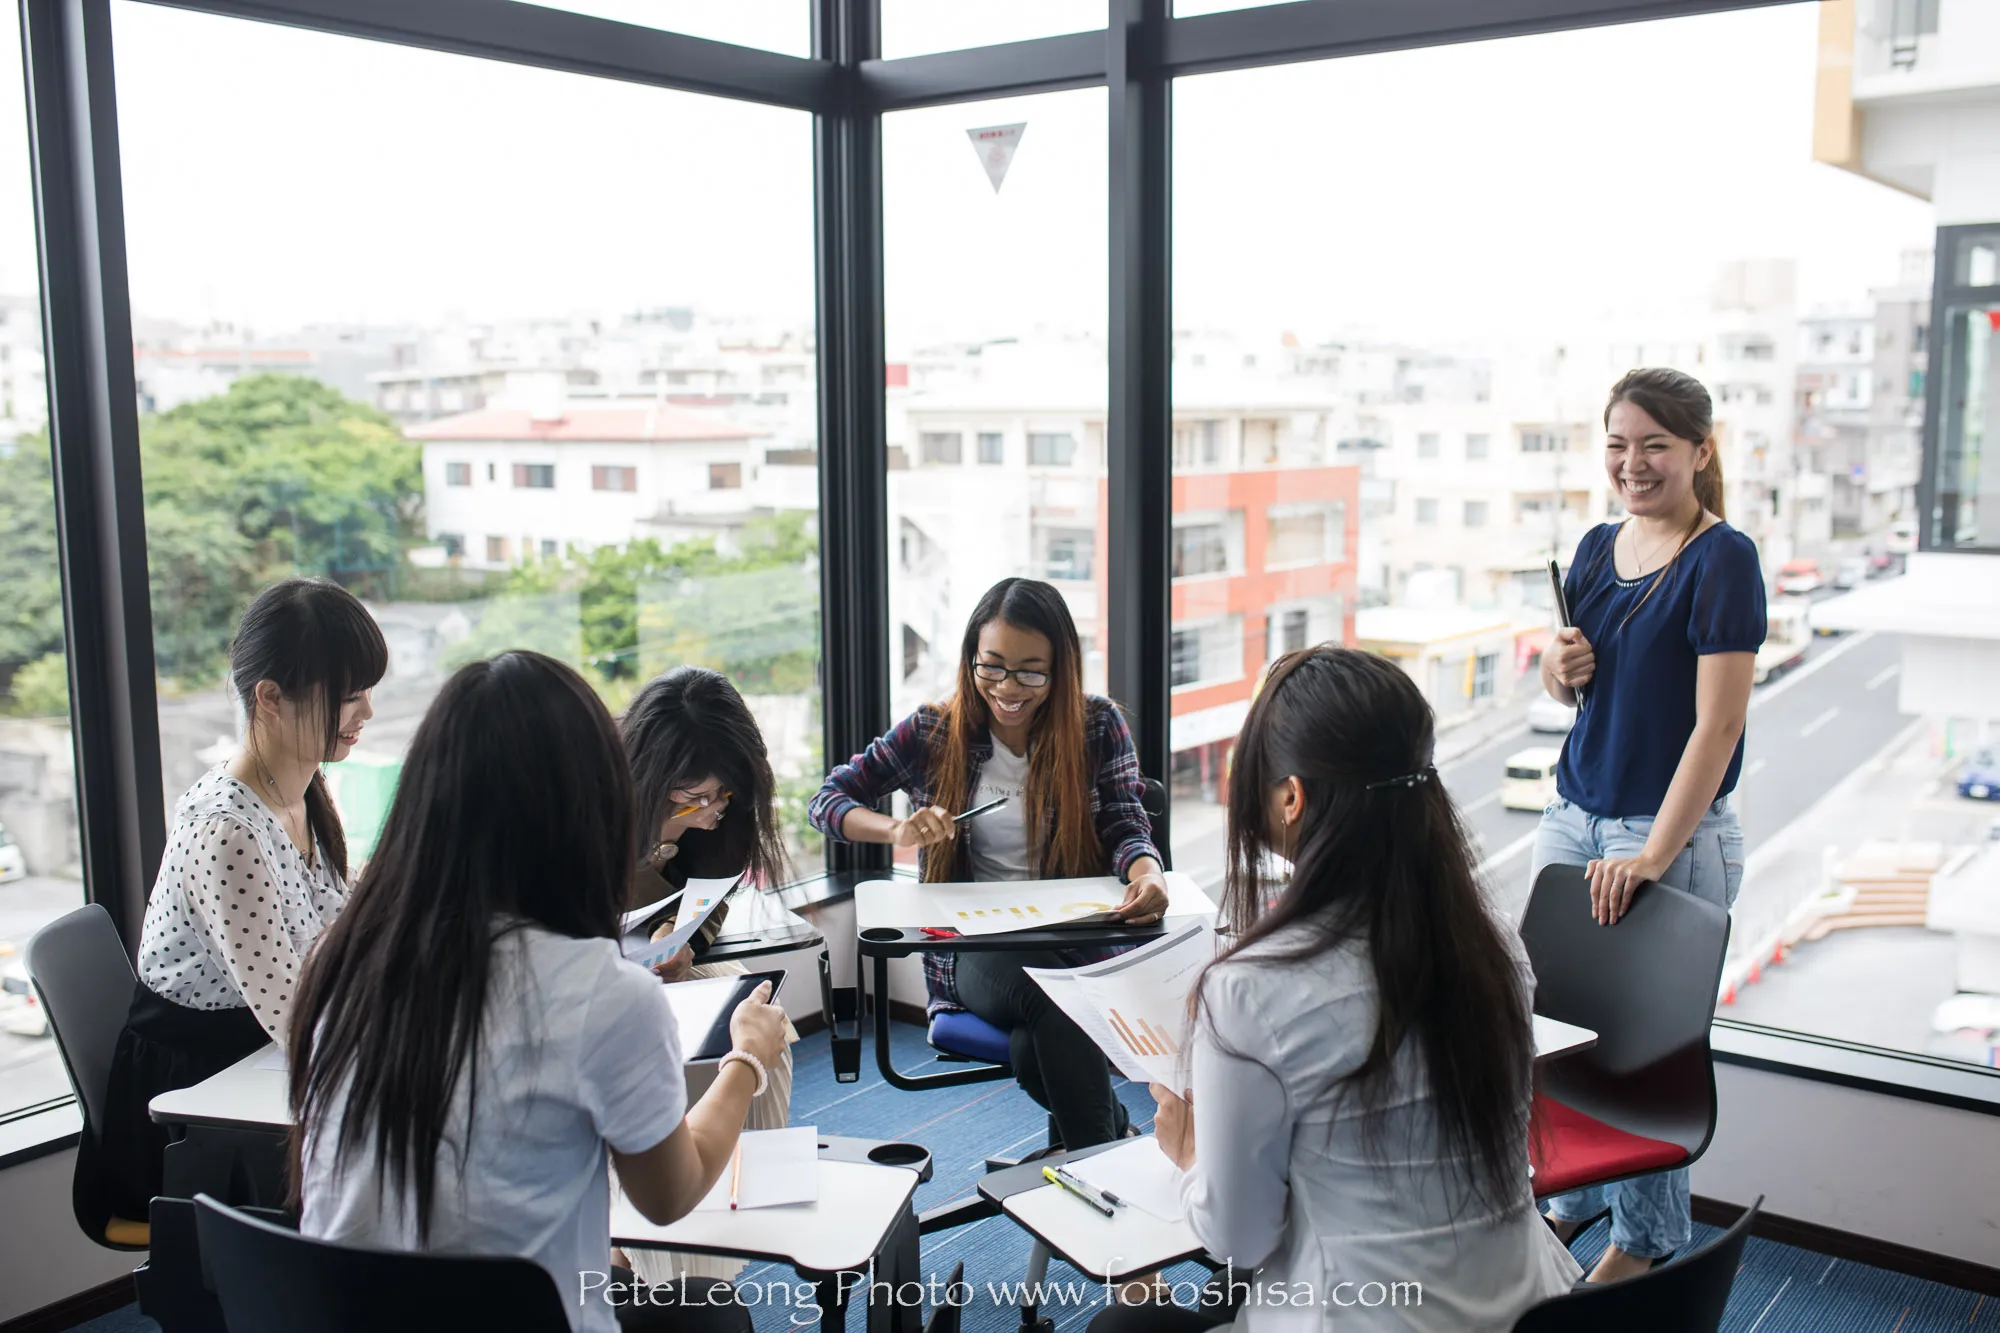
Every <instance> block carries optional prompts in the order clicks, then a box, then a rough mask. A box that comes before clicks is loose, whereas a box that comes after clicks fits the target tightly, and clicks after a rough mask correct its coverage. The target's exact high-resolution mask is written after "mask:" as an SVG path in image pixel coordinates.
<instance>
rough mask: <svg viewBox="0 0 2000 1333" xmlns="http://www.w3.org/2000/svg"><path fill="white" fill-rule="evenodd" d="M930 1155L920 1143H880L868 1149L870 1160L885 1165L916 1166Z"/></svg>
mask: <svg viewBox="0 0 2000 1333" xmlns="http://www.w3.org/2000/svg"><path fill="white" fill-rule="evenodd" d="M930 1155H931V1154H930V1149H928V1148H926V1147H924V1146H923V1145H922V1144H920V1143H878V1144H876V1145H875V1146H874V1147H873V1148H870V1149H869V1150H868V1160H869V1161H871V1162H879V1163H880V1164H882V1165H883V1166H915V1165H917V1164H918V1163H919V1162H921V1161H923V1160H924V1159H925V1158H926V1157H929V1156H930Z"/></svg>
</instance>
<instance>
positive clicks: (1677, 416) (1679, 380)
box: [1604, 366, 1729, 629]
mask: <svg viewBox="0 0 2000 1333" xmlns="http://www.w3.org/2000/svg"><path fill="white" fill-rule="evenodd" d="M1620 403H1630V404H1632V405H1633V406H1634V407H1636V408H1638V409H1639V410H1640V411H1642V412H1644V413H1645V414H1646V415H1647V416H1649V417H1651V418H1652V419H1653V420H1655V421H1657V422H1659V423H1660V425H1661V426H1663V427H1665V428H1666V431H1667V433H1668V434H1669V435H1671V436H1673V437H1674V438H1675V439H1677V440H1687V441H1688V442H1690V443H1691V444H1693V445H1694V447H1695V448H1696V450H1699V449H1700V448H1701V446H1703V445H1704V444H1705V445H1707V446H1708V462H1707V463H1706V464H1704V465H1702V466H1701V467H1699V468H1697V469H1696V470H1695V474H1694V498H1695V501H1696V503H1697V504H1699V505H1700V508H1699V509H1697V510H1696V511H1695V515H1694V522H1693V523H1692V524H1690V525H1689V527H1688V530H1687V531H1686V532H1683V533H1682V534H1681V540H1680V544H1679V545H1678V546H1676V547H1675V548H1674V553H1673V555H1672V556H1670V557H1668V559H1667V563H1666V564H1664V565H1662V566H1660V571H1659V573H1657V574H1655V575H1654V576H1653V581H1652V583H1651V584H1650V585H1649V586H1648V587H1647V589H1646V592H1645V595H1644V596H1642V597H1641V598H1640V599H1639V600H1638V602H1637V603H1636V604H1634V606H1633V607H1632V609H1631V610H1630V611H1627V612H1626V613H1625V620H1622V621H1620V622H1619V628H1621V629H1622V628H1624V625H1625V621H1629V620H1630V619H1631V618H1632V617H1633V615H1634V614H1636V613H1637V612H1638V610H1639V608H1640V607H1642V606H1644V605H1645V604H1646V602H1647V601H1648V600H1649V599H1650V598H1651V597H1652V595H1653V593H1654V592H1655V591H1656V590H1657V589H1658V588H1659V586H1660V585H1661V584H1662V583H1663V582H1665V581H1666V578H1667V572H1668V571H1669V570H1671V569H1672V568H1673V567H1674V562H1675V561H1676V560H1678V559H1679V558H1680V553H1681V551H1683V550H1685V549H1686V547H1687V544H1688V543H1689V542H1691V541H1693V540H1694V538H1695V534H1697V533H1699V532H1700V531H1701V525H1702V523H1703V521H1704V520H1705V518H1706V516H1707V515H1708V514H1714V515H1715V516H1716V517H1717V518H1720V519H1727V518H1728V517H1729V515H1728V513H1727V512H1726V511H1725V509H1724V501H1723V485H1722V445H1721V443H1720V442H1719V441H1717V440H1716V438H1715V403H1714V400H1712V399H1711V398H1710V397H1709V396H1708V390H1707V389H1704V388H1703V387H1702V385H1701V381H1700V380H1698V379H1696V378H1695V377H1694V376H1692V375H1689V374H1685V373H1683V372H1682V371H1678V370H1671V369H1668V368H1667V367H1664V366H1654V367H1648V368H1644V369H1640V370H1628V371H1626V372H1625V375H1624V378H1622V379H1620V380H1619V381H1618V382H1617V383H1616V384H1614V385H1612V386H1611V397H1610V398H1609V399H1607V400H1606V401H1605V404H1604V424H1605V426H1606V428H1607V429H1608V428H1609V427H1610V425H1611V409H1612V408H1614V407H1616V406H1618V404H1620ZM1606 549H1607V550H1609V549H1610V548H1609V547H1608V546H1607V547H1606Z"/></svg>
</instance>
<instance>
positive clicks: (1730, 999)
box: [1722, 981, 1736, 1004]
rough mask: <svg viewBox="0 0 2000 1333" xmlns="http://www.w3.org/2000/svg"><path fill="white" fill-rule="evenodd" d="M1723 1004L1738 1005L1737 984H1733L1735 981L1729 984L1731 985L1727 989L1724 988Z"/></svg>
mask: <svg viewBox="0 0 2000 1333" xmlns="http://www.w3.org/2000/svg"><path fill="white" fill-rule="evenodd" d="M1722 1002H1723V1003H1724V1004H1735V1003H1736V983H1735V982H1733V981H1732V982H1730V983H1729V984H1728V985H1727V986H1725V987H1723V988H1722Z"/></svg>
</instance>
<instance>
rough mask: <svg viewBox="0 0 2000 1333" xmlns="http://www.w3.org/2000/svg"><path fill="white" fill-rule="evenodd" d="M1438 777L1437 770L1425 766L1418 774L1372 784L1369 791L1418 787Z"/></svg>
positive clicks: (1407, 774) (1409, 774) (1408, 774)
mask: <svg viewBox="0 0 2000 1333" xmlns="http://www.w3.org/2000/svg"><path fill="white" fill-rule="evenodd" d="M1436 776H1437V770H1436V769H1435V768H1432V767H1430V766H1429V765H1425V766H1424V767H1423V768H1420V769H1418V770H1417V771H1416V772H1414V773H1405V774H1403V776H1401V777H1399V778H1383V779H1382V780H1381V781H1380V782H1371V783H1369V784H1368V787H1367V790H1369V791H1376V790H1378V789H1380V788H1382V787H1417V786H1421V785H1422V784H1424V783H1426V782H1429V781H1430V780H1431V779H1432V778H1434V777H1436Z"/></svg>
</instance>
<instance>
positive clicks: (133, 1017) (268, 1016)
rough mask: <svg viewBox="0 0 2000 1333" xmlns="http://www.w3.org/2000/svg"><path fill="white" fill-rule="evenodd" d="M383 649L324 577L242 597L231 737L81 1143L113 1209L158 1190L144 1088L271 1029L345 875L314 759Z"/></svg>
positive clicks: (192, 804)
mask: <svg viewBox="0 0 2000 1333" xmlns="http://www.w3.org/2000/svg"><path fill="white" fill-rule="evenodd" d="M388 659H389V654H388V648H387V645H386V644H384V642H383V640H382V631H381V630H380V629H379V628H378V627H377V626H376V624H375V620H374V618H373V617H372V616H370V615H369V614H368V612H367V610H366V609H365V608H364V607H363V606H362V605H361V603H360V602H359V601H357V600H356V599H355V597H354V595H353V594H352V593H350V592H348V591H347V590H346V589H344V588H341V587H339V586H338V585H336V584H332V583H327V582H323V581H321V580H317V579H289V580H286V581H285V582H283V583H279V584H275V585H274V586H272V587H270V588H267V589H265V590H264V591H263V592H262V593H260V594H259V595H258V597H257V599H256V600H255V601H254V602H252V603H251V604H250V608H249V609H248V610H247V611H245V612H244V613H243V620H242V623H241V624H240V625H239V626H238V627H237V631H236V640H235V642H234V643H233V644H232V645H231V648H230V654H229V690H230V693H231V695H232V696H233V697H234V699H235V701H236V704H237V706H238V708H239V710H240V713H239V716H240V717H241V719H242V721H243V750H242V753H241V754H239V755H238V756H237V757H236V758H235V759H232V760H230V761H229V762H228V763H225V764H221V765H218V766H217V767H215V768H213V769H211V770H209V772H207V773H206V774H204V775H203V776H202V778H201V780H200V781H199V782H197V783H195V784H194V786H193V787H191V788H189V789H188V792H187V794H186V795H185V796H183V797H181V800H180V804H179V805H178V806H177V807H176V809H175V811H174V824H173V828H172V829H171V830H169V832H168V834H167V850H166V855H165V857H163V858H162V860H161V862H160V873H159V876H158V878H156V879H155V880H154V881H153V892H152V896H151V897H150V899H149V900H148V901H147V904H146V925H145V931H144V934H143V935H142V937H141V940H140V945H139V958H138V971H139V982H140V985H139V987H138V990H137V992H136V993H135V995H134V997H133V1002H132V1011H131V1013H130V1015H129V1016H128V1018H127V1020H126V1026H125V1031H124V1032H123V1033H122V1034H121V1035H120V1037H119V1042H118V1050H117V1055H116V1057H115V1059H114V1061H113V1065H112V1073H111V1088H110V1096H109V1098H108V1102H107V1107H106V1116H105V1124H104V1126H103V1134H102V1141H101V1144H99V1145H94V1147H95V1148H96V1150H98V1151H101V1153H102V1155H103V1160H102V1165H101V1169H100V1170H99V1171H97V1172H94V1173H92V1174H93V1175H95V1176H97V1178H99V1179H103V1180H105V1181H107V1182H109V1185H108V1189H109V1193H110V1194H111V1196H112V1197H110V1198H108V1199H106V1200H105V1201H104V1202H105V1204H106V1206H107V1210H108V1211H109V1212H110V1213H112V1214H113V1215H116V1216H121V1217H130V1218H144V1217H145V1216H146V1209H147V1200H149V1199H150V1198H151V1197H152V1196H153V1195H154V1194H157V1193H159V1190H160V1176H161V1168H160V1158H161V1153H162V1152H163V1151H164V1149H165V1146H166V1137H165V1132H164V1130H162V1129H161V1128H160V1127H158V1126H156V1125H154V1124H153V1123H152V1121H151V1118H150V1117H149V1116H148V1114H147V1111H146V1107H147V1104H148V1103H149V1102H150V1101H151V1100H152V1099H153V1097H155V1096H156V1095H158V1094H159V1093H162V1092H166V1091H168V1090H170V1089H173V1088H183V1087H187V1086H189V1085H190V1084H193V1083H198V1082H200V1081H201V1080H202V1079H204V1078H207V1077H208V1076H209V1075H210V1074H213V1073H215V1072H217V1071H218V1070H221V1069H223V1068H226V1067H227V1066H228V1065H230V1064H233V1063H234V1062H235V1061H237V1060H240V1059H242V1058H243V1057H244V1056H245V1055H248V1054H249V1053H250V1052H252V1051H254V1050H256V1049H257V1048H258V1047H259V1046H261V1045H263V1043H264V1042H266V1041H267V1040H268V1041H283V1039H284V1034H285V1028H286V1021H287V1019H288V1018H289V1016H290V1013H291V1004H292V994H293V991H294V989H295V987H296V984H297V981H298V975H299V968H300V965H301V964H302V962H303V961H304V958H305V955H306V951H307V950H308V949H310V948H311V947H312V944H313V941H314V940H316V939H318V938H319V935H320V933H321V932H322V931H324V930H325V929H326V928H327V926H329V925H331V924H332V922H333V919H334V917H335V916H336V915H337V914H338V913H339V911H340V908H341V904H342V902H343V900H344V898H345V895H346V891H347V841H346V838H345V837H344V836H343V834H342V831H341V827H340V817H339V815H338V814H337V813H336V812H335V810H334V808H333V801H332V799H331V798H330V797H329V795H328V794H327V789H326V779H325V778H324V777H323V776H322V775H321V773H320V768H319V766H320V765H321V764H322V763H324V762H326V761H328V760H337V759H344V758H346V757H347V755H348V753H349V752H350V751H351V750H352V749H353V748H354V745H355V742H356V741H357V740H359V739H360V736H361V729H362V727H363V726H364V725H366V723H367V721H368V719H369V718H370V717H371V716H373V713H374V710H373V709H372V708H371V707H370V706H369V692H370V691H371V690H372V689H373V687H374V685H375V683H376V682H377V681H379V680H380V679H381V678H382V675H383V673H384V671H385V670H386V669H387V667H388Z"/></svg>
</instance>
